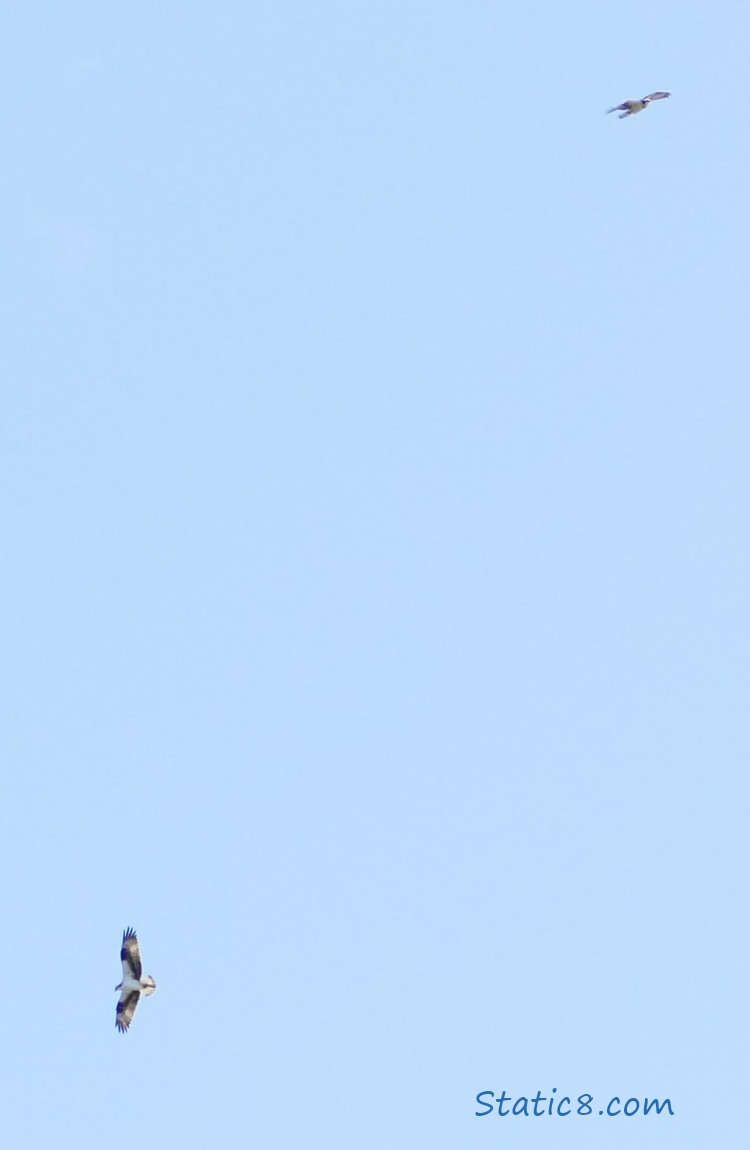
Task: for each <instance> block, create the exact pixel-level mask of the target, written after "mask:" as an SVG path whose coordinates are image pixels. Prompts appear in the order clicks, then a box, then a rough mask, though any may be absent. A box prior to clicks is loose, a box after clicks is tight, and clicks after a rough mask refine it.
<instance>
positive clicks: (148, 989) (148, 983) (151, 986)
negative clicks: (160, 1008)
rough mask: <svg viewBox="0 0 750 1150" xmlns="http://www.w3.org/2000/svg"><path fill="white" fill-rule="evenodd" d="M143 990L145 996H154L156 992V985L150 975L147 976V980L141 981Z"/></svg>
mask: <svg viewBox="0 0 750 1150" xmlns="http://www.w3.org/2000/svg"><path fill="white" fill-rule="evenodd" d="M141 989H142V991H143V993H144V994H153V993H154V991H155V990H156V983H155V982H154V980H153V978H152V977H151V975H150V974H147V975H146V977H145V978H142V979H141Z"/></svg>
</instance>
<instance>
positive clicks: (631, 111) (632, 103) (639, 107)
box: [607, 92, 672, 120]
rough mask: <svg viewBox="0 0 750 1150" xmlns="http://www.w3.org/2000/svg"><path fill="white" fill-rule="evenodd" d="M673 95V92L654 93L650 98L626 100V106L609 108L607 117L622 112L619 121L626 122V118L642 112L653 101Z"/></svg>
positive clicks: (619, 105)
mask: <svg viewBox="0 0 750 1150" xmlns="http://www.w3.org/2000/svg"><path fill="white" fill-rule="evenodd" d="M671 95H672V93H671V92H652V93H651V95H650V96H644V97H643V99H642V100H626V101H625V103H624V104H615V106H614V108H607V115H609V113H610V112H621V113H622V115H621V116H618V117H617V119H618V120H624V119H625V117H626V116H634V115H635V114H636V112H642V111H643V109H644V108H647V107H648V106H649V104H650V103H651V101H652V100H666V98H667V96H671Z"/></svg>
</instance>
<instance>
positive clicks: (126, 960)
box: [120, 926, 143, 1010]
mask: <svg viewBox="0 0 750 1150" xmlns="http://www.w3.org/2000/svg"><path fill="white" fill-rule="evenodd" d="M120 958H121V959H122V977H123V979H127V978H134V979H135V980H136V982H140V978H141V973H142V971H143V967H142V965H141V952H140V950H139V948H138V936H137V934H136V933H135V931H134V930H133V928H132V926H129V927H128V929H127V930H126V931H124V932H123V935H122V950H121V951H120ZM133 1010H135V1007H133Z"/></svg>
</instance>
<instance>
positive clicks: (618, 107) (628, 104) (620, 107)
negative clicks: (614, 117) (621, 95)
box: [607, 100, 637, 115]
mask: <svg viewBox="0 0 750 1150" xmlns="http://www.w3.org/2000/svg"><path fill="white" fill-rule="evenodd" d="M636 102H637V101H635V100H625V102H624V103H623V104H615V106H614V108H607V115H609V113H610V112H628V111H630V109H631V108H632V107H633V104H635V103H636Z"/></svg>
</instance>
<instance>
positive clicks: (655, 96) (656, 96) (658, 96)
mask: <svg viewBox="0 0 750 1150" xmlns="http://www.w3.org/2000/svg"><path fill="white" fill-rule="evenodd" d="M671 95H672V93H671V92H652V93H651V95H650V96H646V97H645V99H646V100H666V98H667V96H671Z"/></svg>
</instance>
